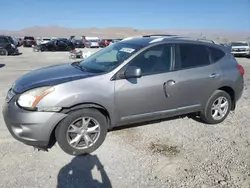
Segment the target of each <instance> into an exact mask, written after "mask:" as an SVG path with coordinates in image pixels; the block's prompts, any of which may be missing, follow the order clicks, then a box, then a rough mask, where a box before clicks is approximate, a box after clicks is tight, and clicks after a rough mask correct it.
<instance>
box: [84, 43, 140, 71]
mask: <svg viewBox="0 0 250 188" xmlns="http://www.w3.org/2000/svg"><path fill="white" fill-rule="evenodd" d="M141 48H142V46H139V45H134V44H127V43H115V44H114V45H112V46H108V47H106V48H104V49H102V50H100V51H98V52H96V53H95V54H93V55H91V56H89V57H88V58H87V59H85V60H84V61H82V62H81V63H80V66H81V67H82V68H83V69H86V71H89V72H93V73H106V72H110V71H112V70H114V69H115V68H116V67H118V66H119V65H120V64H121V63H122V62H123V61H124V60H126V59H128V58H129V57H130V56H131V55H133V54H134V53H136V52H137V51H138V50H140V49H141Z"/></svg>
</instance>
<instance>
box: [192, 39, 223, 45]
mask: <svg viewBox="0 0 250 188" xmlns="http://www.w3.org/2000/svg"><path fill="white" fill-rule="evenodd" d="M197 41H204V42H210V43H213V44H220V43H218V42H216V41H214V40H210V39H205V38H198V39H197Z"/></svg>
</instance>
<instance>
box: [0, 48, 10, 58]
mask: <svg viewBox="0 0 250 188" xmlns="http://www.w3.org/2000/svg"><path fill="white" fill-rule="evenodd" d="M8 54H9V53H8V51H7V50H6V49H4V48H1V49H0V56H7V55H8Z"/></svg>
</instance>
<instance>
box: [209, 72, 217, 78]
mask: <svg viewBox="0 0 250 188" xmlns="http://www.w3.org/2000/svg"><path fill="white" fill-rule="evenodd" d="M218 77H219V74H217V73H212V74H210V75H209V78H218Z"/></svg>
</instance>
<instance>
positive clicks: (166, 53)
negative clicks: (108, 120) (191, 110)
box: [115, 44, 179, 125]
mask: <svg viewBox="0 0 250 188" xmlns="http://www.w3.org/2000/svg"><path fill="white" fill-rule="evenodd" d="M173 57H174V47H173V46H172V45H170V44H160V45H156V46H153V47H151V48H149V49H147V50H145V51H144V52H142V53H140V54H139V55H138V56H136V57H135V58H134V59H133V60H131V62H129V63H128V65H126V67H125V68H124V69H126V68H127V67H129V66H136V67H139V68H140V69H141V73H142V77H140V78H131V79H117V80H116V81H115V108H116V109H115V112H116V123H117V124H118V125H123V124H127V123H136V122H141V121H147V120H153V119H157V118H159V117H163V116H168V115H173V114H175V112H176V111H177V107H178V106H177V104H178V103H177V101H178V98H179V93H178V88H177V85H176V84H175V80H178V78H177V76H178V75H177V74H176V72H174V71H172V69H173ZM120 71H124V70H120Z"/></svg>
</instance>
